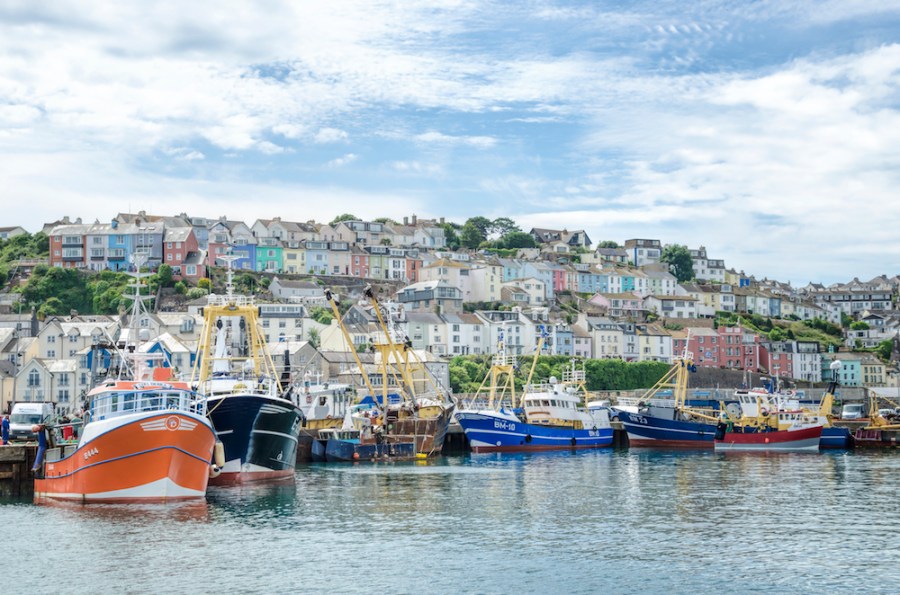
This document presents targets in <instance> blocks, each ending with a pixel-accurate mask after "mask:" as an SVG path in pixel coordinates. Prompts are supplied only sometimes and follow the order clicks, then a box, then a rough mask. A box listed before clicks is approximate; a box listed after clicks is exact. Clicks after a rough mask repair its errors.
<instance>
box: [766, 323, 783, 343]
mask: <svg viewBox="0 0 900 595" xmlns="http://www.w3.org/2000/svg"><path fill="white" fill-rule="evenodd" d="M784 339H785V334H784V331H783V330H781V329H780V328H778V327H777V326H776V327H775V328H773V329H772V330H771V331H769V340H770V341H784Z"/></svg>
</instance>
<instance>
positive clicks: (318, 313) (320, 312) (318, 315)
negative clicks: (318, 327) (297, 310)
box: [309, 306, 334, 324]
mask: <svg viewBox="0 0 900 595" xmlns="http://www.w3.org/2000/svg"><path fill="white" fill-rule="evenodd" d="M309 317H310V318H312V319H313V320H315V321H316V322H318V323H319V324H331V321H332V320H334V314H333V313H332V312H331V310H328V309H326V308H323V307H321V306H314V307H312V308H310V309H309Z"/></svg>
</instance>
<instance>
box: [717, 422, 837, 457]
mask: <svg viewBox="0 0 900 595" xmlns="http://www.w3.org/2000/svg"><path fill="white" fill-rule="evenodd" d="M821 436H822V426H815V427H812V428H804V429H802V430H781V431H777V432H754V433H742V432H725V435H724V437H723V438H722V439H721V440H718V439H717V440H716V441H715V448H716V450H726V451H727V450H735V451H763V452H777V451H786V452H789V451H817V450H819V439H820V438H821Z"/></svg>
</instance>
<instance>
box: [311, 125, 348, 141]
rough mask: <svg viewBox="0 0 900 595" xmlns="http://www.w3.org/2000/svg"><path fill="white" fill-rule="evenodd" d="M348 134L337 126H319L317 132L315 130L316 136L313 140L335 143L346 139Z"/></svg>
mask: <svg viewBox="0 0 900 595" xmlns="http://www.w3.org/2000/svg"><path fill="white" fill-rule="evenodd" d="M347 136H348V134H347V133H346V131H344V130H341V129H339V128H321V129H319V131H318V132H316V136H315V138H314V140H315V141H316V142H317V143H323V144H324V143H336V142H339V141H344V140H347Z"/></svg>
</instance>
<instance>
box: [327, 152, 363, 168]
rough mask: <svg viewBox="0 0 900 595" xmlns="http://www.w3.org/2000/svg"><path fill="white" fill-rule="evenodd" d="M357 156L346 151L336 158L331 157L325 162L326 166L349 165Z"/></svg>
mask: <svg viewBox="0 0 900 595" xmlns="http://www.w3.org/2000/svg"><path fill="white" fill-rule="evenodd" d="M356 159H357V156H356V155H354V154H353V153H347V154H346V155H344V156H342V157H338V158H337V159H332V160H331V161H329V162H328V163H327V165H328V167H344V166H345V165H349V164H350V163H353V162H354V161H356Z"/></svg>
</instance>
